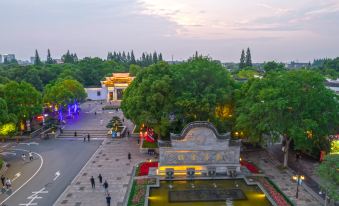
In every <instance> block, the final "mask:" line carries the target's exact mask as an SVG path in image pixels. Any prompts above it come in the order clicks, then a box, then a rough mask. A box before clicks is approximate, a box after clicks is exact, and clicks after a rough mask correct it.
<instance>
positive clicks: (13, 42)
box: [0, 0, 339, 62]
mask: <svg viewBox="0 0 339 206" xmlns="http://www.w3.org/2000/svg"><path fill="white" fill-rule="evenodd" d="M0 19H1V30H0V54H4V53H14V54H15V55H16V57H17V59H22V60H29V59H30V57H31V56H34V51H35V49H37V50H38V51H39V54H40V57H41V58H42V59H46V55H47V49H48V48H49V49H50V50H51V54H52V57H53V58H60V57H61V55H62V54H64V53H66V51H67V50H68V49H69V50H70V51H71V52H76V53H77V55H78V57H79V58H83V57H86V56H92V57H94V56H98V57H101V58H106V56H107V52H109V51H131V50H132V49H133V50H134V52H135V54H136V56H137V57H140V55H141V53H142V52H153V51H157V52H162V53H163V56H164V59H165V60H171V58H172V56H173V59H174V60H184V59H187V58H188V57H190V56H192V55H193V54H194V52H195V51H196V50H197V51H198V52H199V53H201V54H203V55H208V56H210V57H212V58H213V59H219V60H221V61H223V62H238V61H239V59H240V53H241V50H242V49H246V48H247V47H250V48H251V53H252V60H253V62H264V61H271V60H276V61H282V62H288V61H299V62H308V61H312V60H313V59H315V58H324V57H329V58H333V57H337V56H339V50H338V48H339V38H338V34H339V0H298V1H293V0H242V1H237V0H228V1H224V0H209V1H205V0H96V1H94V0H32V1H27V0H3V1H0Z"/></svg>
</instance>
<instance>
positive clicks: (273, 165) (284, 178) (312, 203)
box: [242, 150, 323, 206]
mask: <svg viewBox="0 0 339 206" xmlns="http://www.w3.org/2000/svg"><path fill="white" fill-rule="evenodd" d="M242 157H243V158H244V159H246V160H250V161H252V162H253V163H254V164H255V165H257V166H258V167H259V168H260V169H261V170H262V171H263V172H264V174H265V175H266V176H268V177H269V178H270V179H271V180H272V181H273V182H274V183H276V184H277V185H278V186H279V188H280V189H281V190H282V191H283V192H284V193H285V195H286V196H288V197H289V198H290V200H292V201H293V202H294V203H296V205H297V206H319V205H323V202H320V201H319V200H318V198H315V196H317V194H315V193H314V192H313V190H312V189H310V188H309V187H307V186H306V185H305V184H303V185H302V186H301V187H299V198H298V199H296V198H295V195H296V190H297V184H296V183H295V182H293V181H292V175H295V172H294V171H293V170H291V169H290V168H288V169H285V170H281V169H279V168H280V166H281V163H280V162H279V161H278V160H277V159H275V157H274V156H272V155H271V154H269V153H268V152H267V151H265V150H263V151H255V152H249V153H245V154H242Z"/></svg>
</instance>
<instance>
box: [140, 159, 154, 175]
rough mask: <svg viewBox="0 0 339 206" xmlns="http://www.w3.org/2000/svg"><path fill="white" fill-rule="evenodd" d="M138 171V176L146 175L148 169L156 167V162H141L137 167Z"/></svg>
mask: <svg viewBox="0 0 339 206" xmlns="http://www.w3.org/2000/svg"><path fill="white" fill-rule="evenodd" d="M139 167H140V170H139V173H138V174H137V175H138V176H144V175H148V172H149V168H150V167H158V162H143V163H141V164H140V165H139Z"/></svg>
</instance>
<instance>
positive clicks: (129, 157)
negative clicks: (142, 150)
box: [127, 152, 132, 161]
mask: <svg viewBox="0 0 339 206" xmlns="http://www.w3.org/2000/svg"><path fill="white" fill-rule="evenodd" d="M127 156H128V160H129V161H131V159H132V157H131V153H130V152H129V153H128V155H127Z"/></svg>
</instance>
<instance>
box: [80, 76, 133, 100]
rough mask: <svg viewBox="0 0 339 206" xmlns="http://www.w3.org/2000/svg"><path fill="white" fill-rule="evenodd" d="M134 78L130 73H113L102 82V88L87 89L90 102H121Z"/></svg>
mask: <svg viewBox="0 0 339 206" xmlns="http://www.w3.org/2000/svg"><path fill="white" fill-rule="evenodd" d="M133 79H134V77H132V76H130V74H129V73H113V74H112V76H111V77H105V80H104V81H101V87H100V88H85V90H86V93H87V99H88V100H106V101H107V102H109V101H120V100H122V95H123V92H124V90H125V89H126V88H127V87H128V86H129V85H130V83H131V82H132V81H133Z"/></svg>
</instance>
